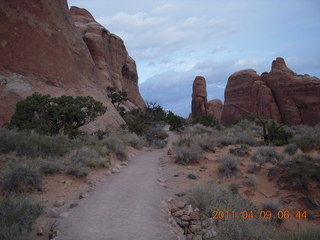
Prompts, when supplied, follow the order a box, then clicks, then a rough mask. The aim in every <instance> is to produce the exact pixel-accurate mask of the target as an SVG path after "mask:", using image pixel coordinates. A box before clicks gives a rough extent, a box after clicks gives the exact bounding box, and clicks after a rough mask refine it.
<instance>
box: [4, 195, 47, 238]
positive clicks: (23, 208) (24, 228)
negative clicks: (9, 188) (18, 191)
mask: <svg viewBox="0 0 320 240" xmlns="http://www.w3.org/2000/svg"><path fill="white" fill-rule="evenodd" d="M41 211H42V207H41V206H40V205H39V204H37V203H35V202H34V201H33V200H31V199H30V198H26V197H22V196H20V197H13V196H11V197H9V198H5V199H3V200H0V239H1V240H18V239H21V240H22V239H24V240H27V239H31V236H30V235H31V234H30V233H31V225H32V223H33V222H34V221H35V219H36V218H37V217H38V216H39V215H40V214H41Z"/></svg>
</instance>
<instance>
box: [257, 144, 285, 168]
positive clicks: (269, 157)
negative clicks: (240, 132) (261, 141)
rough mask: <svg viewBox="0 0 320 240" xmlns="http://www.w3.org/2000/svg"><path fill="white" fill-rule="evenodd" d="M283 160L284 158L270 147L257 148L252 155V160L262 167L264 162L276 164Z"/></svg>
mask: <svg viewBox="0 0 320 240" xmlns="http://www.w3.org/2000/svg"><path fill="white" fill-rule="evenodd" d="M283 158H284V156H283V155H282V154H280V153H278V152H277V151H276V150H275V149H274V148H271V147H264V148H259V149H258V150H257V151H256V152H255V153H254V154H253V155H252V160H253V161H255V162H257V163H259V164H260V165H263V164H265V163H266V162H271V163H273V164H276V163H278V162H279V161H281V160H282V159H283Z"/></svg>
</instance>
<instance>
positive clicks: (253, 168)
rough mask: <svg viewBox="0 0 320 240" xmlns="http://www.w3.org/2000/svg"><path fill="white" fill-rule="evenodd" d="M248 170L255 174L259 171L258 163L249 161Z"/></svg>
mask: <svg viewBox="0 0 320 240" xmlns="http://www.w3.org/2000/svg"><path fill="white" fill-rule="evenodd" d="M247 171H248V173H251V174H255V173H257V172H258V171H259V167H258V166H257V164H256V163H249V164H248V170H247Z"/></svg>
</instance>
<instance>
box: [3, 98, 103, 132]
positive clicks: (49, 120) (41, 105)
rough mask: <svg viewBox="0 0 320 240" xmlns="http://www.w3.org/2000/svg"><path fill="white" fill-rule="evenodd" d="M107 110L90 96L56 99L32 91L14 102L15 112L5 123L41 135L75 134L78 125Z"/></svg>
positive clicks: (84, 123)
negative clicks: (30, 94)
mask: <svg viewBox="0 0 320 240" xmlns="http://www.w3.org/2000/svg"><path fill="white" fill-rule="evenodd" d="M106 110H107V108H106V107H104V106H103V105H102V103H100V102H98V101H96V100H94V99H93V98H92V97H90V96H87V97H82V96H77V97H72V96H61V97H57V98H56V97H50V96H49V95H41V94H39V93H34V94H33V95H32V96H29V97H27V98H26V99H24V100H22V101H20V102H18V103H17V104H16V112H15V114H14V115H13V116H12V119H11V121H10V122H9V123H8V124H7V126H8V127H9V128H16V129H18V130H19V131H21V130H26V131H28V132H30V131H32V130H33V131H35V132H37V133H39V134H44V135H57V134H59V133H60V132H61V131H63V132H64V133H65V134H66V135H69V136H70V137H75V136H76V135H78V134H79V132H78V130H77V129H78V128H79V127H81V126H83V125H86V124H88V123H89V122H91V121H93V120H95V119H96V118H97V117H98V116H101V115H103V114H104V113H105V112H106Z"/></svg>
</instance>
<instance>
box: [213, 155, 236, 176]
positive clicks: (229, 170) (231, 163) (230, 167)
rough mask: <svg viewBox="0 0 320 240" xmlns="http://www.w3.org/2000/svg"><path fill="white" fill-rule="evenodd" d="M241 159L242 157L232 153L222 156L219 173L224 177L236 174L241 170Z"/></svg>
mask: <svg viewBox="0 0 320 240" xmlns="http://www.w3.org/2000/svg"><path fill="white" fill-rule="evenodd" d="M239 161H240V159H238V158H236V157H234V156H231V155H225V156H222V157H220V158H219V166H218V171H219V174H220V175H221V176H223V177H230V176H232V175H235V174H236V173H237V172H238V171H239V168H238V164H239Z"/></svg>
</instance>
